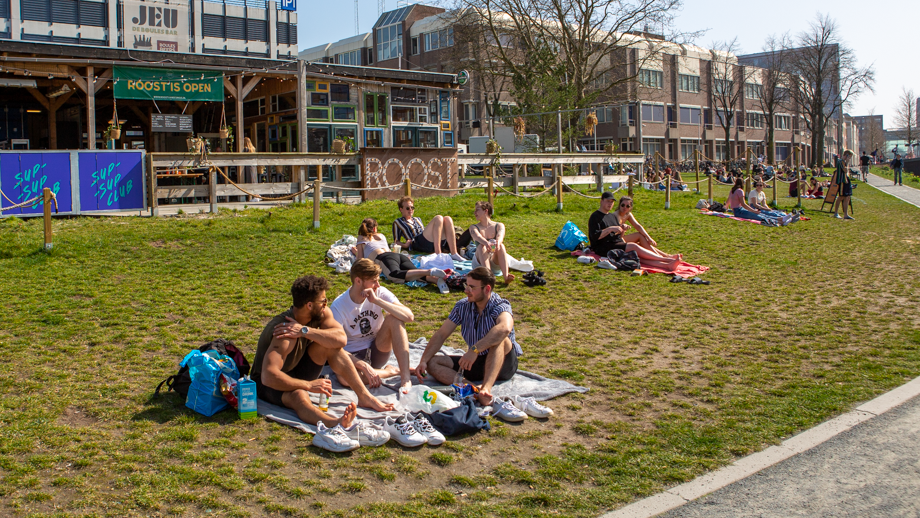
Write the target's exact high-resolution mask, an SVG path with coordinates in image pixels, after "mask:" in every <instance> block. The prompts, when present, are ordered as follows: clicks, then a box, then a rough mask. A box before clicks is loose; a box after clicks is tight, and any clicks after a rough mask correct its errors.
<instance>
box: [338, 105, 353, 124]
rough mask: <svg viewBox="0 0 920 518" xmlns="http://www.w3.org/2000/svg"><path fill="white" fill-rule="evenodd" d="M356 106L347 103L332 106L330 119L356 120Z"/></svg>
mask: <svg viewBox="0 0 920 518" xmlns="http://www.w3.org/2000/svg"><path fill="white" fill-rule="evenodd" d="M356 111H357V108H356V107H355V106H349V105H336V106H333V107H332V120H334V121H356V120H358V119H357V117H356V115H355V113H356Z"/></svg>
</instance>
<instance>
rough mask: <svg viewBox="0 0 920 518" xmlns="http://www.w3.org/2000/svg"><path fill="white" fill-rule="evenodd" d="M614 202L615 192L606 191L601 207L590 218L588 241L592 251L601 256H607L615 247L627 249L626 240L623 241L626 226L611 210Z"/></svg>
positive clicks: (602, 196)
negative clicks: (621, 223)
mask: <svg viewBox="0 0 920 518" xmlns="http://www.w3.org/2000/svg"><path fill="white" fill-rule="evenodd" d="M614 202H616V198H614V197H613V193H612V192H610V191H605V192H604V194H602V195H601V205H600V208H599V209H598V210H596V211H594V213H593V214H591V217H590V218H588V242H589V243H590V245H591V251H592V252H594V253H595V254H597V255H599V256H601V257H607V252H609V251H611V250H614V249H619V250H626V242H625V241H623V232H625V231H626V227H624V226H623V225H620V221H619V219H617V216H616V213H615V212H614V213H611V212H610V210H611V209H613V204H614Z"/></svg>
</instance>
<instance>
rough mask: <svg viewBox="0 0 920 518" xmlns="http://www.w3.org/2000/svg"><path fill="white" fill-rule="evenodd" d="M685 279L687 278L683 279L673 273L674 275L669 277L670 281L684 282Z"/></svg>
mask: <svg viewBox="0 0 920 518" xmlns="http://www.w3.org/2000/svg"><path fill="white" fill-rule="evenodd" d="M686 280H687V279H684V278H683V277H681V276H680V275H675V276H674V277H671V282H684V281H686Z"/></svg>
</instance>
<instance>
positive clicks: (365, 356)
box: [348, 340, 390, 369]
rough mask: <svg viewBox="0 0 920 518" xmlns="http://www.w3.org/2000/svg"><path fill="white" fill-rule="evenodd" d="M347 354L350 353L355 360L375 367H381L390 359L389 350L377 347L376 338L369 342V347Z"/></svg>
mask: <svg viewBox="0 0 920 518" xmlns="http://www.w3.org/2000/svg"><path fill="white" fill-rule="evenodd" d="M348 354H350V355H351V357H352V359H354V360H355V361H362V362H364V363H367V364H370V366H371V367H373V368H375V369H382V368H383V366H384V365H386V364H387V360H389V359H390V351H386V352H383V351H381V350H380V349H378V348H377V340H374V341H373V342H371V345H370V347H368V348H366V349H361V350H360V351H355V352H353V353H348Z"/></svg>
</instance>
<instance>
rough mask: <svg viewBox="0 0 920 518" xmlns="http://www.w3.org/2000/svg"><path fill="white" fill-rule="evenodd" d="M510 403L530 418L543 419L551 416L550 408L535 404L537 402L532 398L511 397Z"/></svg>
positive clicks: (551, 410)
mask: <svg viewBox="0 0 920 518" xmlns="http://www.w3.org/2000/svg"><path fill="white" fill-rule="evenodd" d="M511 403H513V404H514V406H515V407H517V408H518V409H519V410H523V411H524V413H525V414H527V415H529V416H530V417H536V418H539V419H545V418H547V417H549V416H551V415H553V409H552V408H549V407H547V406H543V405H541V404H540V403H537V400H536V399H534V398H532V397H523V396H513V397H512V398H511Z"/></svg>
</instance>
